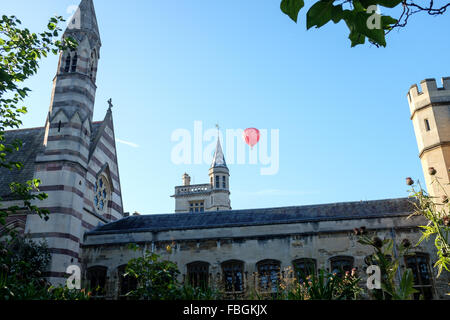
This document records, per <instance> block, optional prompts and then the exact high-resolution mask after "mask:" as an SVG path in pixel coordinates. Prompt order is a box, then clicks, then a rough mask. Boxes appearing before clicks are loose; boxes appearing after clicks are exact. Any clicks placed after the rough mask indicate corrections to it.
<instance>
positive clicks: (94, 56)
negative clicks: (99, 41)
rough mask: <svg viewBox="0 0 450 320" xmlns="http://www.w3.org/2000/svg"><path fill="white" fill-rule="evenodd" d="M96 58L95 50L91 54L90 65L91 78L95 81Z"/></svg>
mask: <svg viewBox="0 0 450 320" xmlns="http://www.w3.org/2000/svg"><path fill="white" fill-rule="evenodd" d="M95 58H96V53H95V50H94V51H92V53H91V61H90V63H89V77H90V78H91V79H92V80H94V74H95V72H94V69H95Z"/></svg>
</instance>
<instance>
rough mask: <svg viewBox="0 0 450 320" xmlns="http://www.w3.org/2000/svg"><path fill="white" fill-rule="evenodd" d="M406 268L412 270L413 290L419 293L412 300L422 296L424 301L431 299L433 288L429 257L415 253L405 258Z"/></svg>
mask: <svg viewBox="0 0 450 320" xmlns="http://www.w3.org/2000/svg"><path fill="white" fill-rule="evenodd" d="M405 263H406V267H407V268H410V269H411V270H412V273H413V276H414V289H416V290H418V291H419V292H417V293H415V294H414V299H415V300H419V299H420V297H421V296H422V297H423V298H424V299H425V300H431V299H433V286H432V279H431V272H430V265H429V256H428V255H427V254H425V253H416V254H415V255H413V256H406V257H405Z"/></svg>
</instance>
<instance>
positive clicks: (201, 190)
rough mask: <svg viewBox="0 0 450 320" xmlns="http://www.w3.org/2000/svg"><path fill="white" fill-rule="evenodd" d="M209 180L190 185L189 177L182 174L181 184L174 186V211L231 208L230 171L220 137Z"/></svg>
mask: <svg viewBox="0 0 450 320" xmlns="http://www.w3.org/2000/svg"><path fill="white" fill-rule="evenodd" d="M209 178H210V182H209V183H205V184H194V185H191V177H190V176H189V175H188V174H187V173H185V174H184V175H183V185H182V186H178V187H175V194H174V195H173V196H172V197H174V198H175V213H181V212H190V213H198V212H205V211H219V210H231V202H230V171H229V170H228V167H227V162H226V161H225V156H224V154H223V151H222V146H221V144H220V139H217V146H216V151H215V152H214V156H213V161H212V164H211V168H210V169H209Z"/></svg>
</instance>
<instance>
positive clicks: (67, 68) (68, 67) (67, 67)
mask: <svg viewBox="0 0 450 320" xmlns="http://www.w3.org/2000/svg"><path fill="white" fill-rule="evenodd" d="M71 60H72V58H71V57H70V53H67V57H66V62H65V65H64V72H69V70H70V62H71Z"/></svg>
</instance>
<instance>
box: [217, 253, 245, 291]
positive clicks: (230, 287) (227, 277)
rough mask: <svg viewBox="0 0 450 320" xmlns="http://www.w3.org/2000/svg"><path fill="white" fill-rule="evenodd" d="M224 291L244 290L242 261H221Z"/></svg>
mask: <svg viewBox="0 0 450 320" xmlns="http://www.w3.org/2000/svg"><path fill="white" fill-rule="evenodd" d="M222 274H223V282H224V287H225V292H227V293H240V292H242V291H244V262H242V261H238V260H229V261H225V262H223V263H222Z"/></svg>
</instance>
